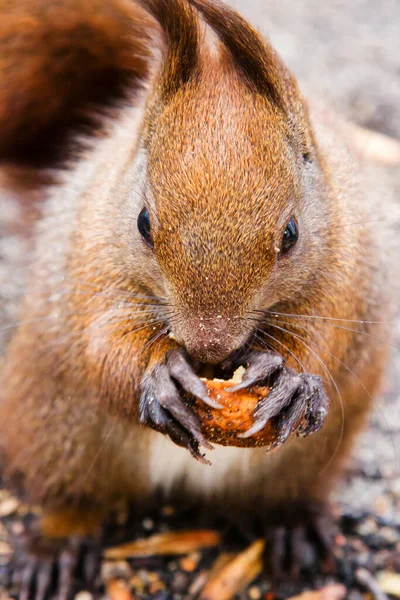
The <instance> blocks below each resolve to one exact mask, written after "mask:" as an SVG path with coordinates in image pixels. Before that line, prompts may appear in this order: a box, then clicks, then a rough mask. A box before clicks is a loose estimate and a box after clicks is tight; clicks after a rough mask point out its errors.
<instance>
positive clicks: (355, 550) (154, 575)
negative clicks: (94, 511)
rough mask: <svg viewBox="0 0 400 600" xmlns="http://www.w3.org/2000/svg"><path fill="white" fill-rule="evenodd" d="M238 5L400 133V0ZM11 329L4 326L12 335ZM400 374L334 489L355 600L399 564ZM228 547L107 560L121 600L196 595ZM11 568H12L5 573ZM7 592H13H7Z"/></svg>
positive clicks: (15, 249)
mask: <svg viewBox="0 0 400 600" xmlns="http://www.w3.org/2000/svg"><path fill="white" fill-rule="evenodd" d="M232 4H233V5H235V6H236V7H238V8H239V9H240V10H241V11H242V12H243V14H244V15H245V16H247V17H248V18H249V19H250V20H251V21H252V23H254V24H255V25H256V26H257V27H258V28H259V29H260V30H261V31H262V32H263V33H265V34H268V35H269V36H270V38H271V39H272V41H273V43H274V44H275V46H276V48H277V49H278V50H279V51H280V52H281V54H282V55H283V57H284V59H285V60H286V61H287V62H288V64H289V65H290V66H291V67H292V69H293V70H294V72H295V73H296V75H297V76H298V77H299V78H300V80H301V81H302V82H303V85H305V86H307V88H309V89H310V90H312V91H313V92H314V93H318V94H320V95H322V96H324V97H325V98H326V99H328V100H329V101H331V102H332V103H333V104H335V105H336V106H337V107H338V108H339V109H341V110H342V111H343V112H344V113H345V114H346V115H347V116H348V117H349V118H351V119H353V120H354V121H356V122H358V123H359V124H361V125H364V126H367V127H370V128H373V129H377V130H378V131H381V132H383V133H385V134H388V135H392V136H393V137H397V138H399V139H400V52H399V37H400V3H399V2H398V0H380V1H378V0H352V1H351V2H345V1H342V0H330V1H328V2H325V3H323V2H320V0H297V1H296V2H293V0H280V1H279V2H273V1H272V0H232ZM387 176H388V178H390V179H392V181H393V182H394V185H396V186H397V188H398V189H399V196H398V197H399V202H400V173H399V172H398V170H396V169H393V168H392V169H388V171H387ZM17 211H18V207H17V206H16V204H15V203H14V201H13V199H12V198H10V199H8V200H7V203H6V204H5V205H4V207H3V206H2V210H1V214H0V226H3V229H2V230H1V229H0V233H1V234H2V235H1V236H0V325H1V324H2V323H3V324H4V325H7V324H9V323H10V322H11V321H12V319H13V314H12V313H13V307H11V308H10V303H9V301H8V299H9V298H11V297H13V296H14V294H15V287H16V286H17V285H18V284H19V283H20V282H22V280H23V278H22V271H21V272H20V271H19V270H16V269H15V267H14V268H13V269H12V270H10V269H8V268H7V267H6V264H7V263H8V264H9V263H10V259H11V258H12V260H13V261H14V263H18V262H19V260H20V258H21V257H23V256H24V254H25V253H26V246H25V244H24V242H23V240H22V238H21V236H20V235H18V232H16V230H15V229H13V230H11V229H10V228H9V227H8V226H7V222H10V223H11V222H13V223H15V222H16V220H17V221H18V217H17V218H16V214H17ZM389 218H390V216H389ZM4 325H3V326H4ZM396 327H397V330H396V338H397V342H396V343H397V344H398V345H399V346H400V325H399V324H397V325H396ZM6 337H7V335H6V334H4V336H3V338H4V340H3V341H5V339H6ZM0 342H1V339H0ZM0 365H1V363H0ZM399 373H400V352H399V351H398V350H394V352H393V360H392V364H391V367H390V373H389V379H388V384H387V388H386V390H385V394H384V397H383V398H382V400H381V402H380V404H379V406H378V407H377V409H376V410H375V412H374V413H373V415H372V416H371V419H370V423H369V428H368V431H367V432H366V433H365V435H364V436H363V437H362V439H361V440H360V443H359V445H358V447H357V449H356V452H355V454H354V460H353V464H352V467H351V469H350V470H349V474H348V477H347V480H346V481H345V482H344V483H343V485H342V487H341V488H340V489H339V490H337V491H336V494H335V500H336V502H337V506H338V512H339V514H341V515H342V516H341V519H340V528H341V532H342V534H343V535H338V536H336V550H335V553H336V555H337V558H338V568H337V571H336V573H335V575H334V576H333V577H330V578H328V580H332V581H341V582H344V583H345V584H346V585H347V587H348V589H349V590H350V594H351V598H352V600H358V599H359V597H360V594H361V593H363V594H364V597H365V588H363V586H362V585H361V584H360V582H359V581H360V576H359V574H358V576H356V571H357V567H360V566H365V567H366V568H367V570H368V571H369V572H371V573H374V574H375V573H376V572H381V571H387V570H388V569H389V570H392V571H397V572H398V573H400V542H399V539H400V476H399V466H400V377H399ZM7 502H8V504H7ZM10 502H12V501H11V500H10V499H9V498H8V496H7V494H6V492H4V491H3V492H1V496H0V516H3V525H4V526H2V527H1V528H0V538H1V541H0V562H1V564H3V565H7V563H8V561H9V556H10V554H9V551H10V550H9V547H8V545H7V531H9V530H10V528H13V527H14V528H15V527H16V528H17V530H18V527H20V522H21V520H22V519H23V518H25V517H24V509H23V508H21V507H20V506H18V505H17V504H14V505H13V504H12V503H11V504H10ZM196 524H198V525H199V526H200V525H201V526H204V522H200V521H199V522H198V523H197V522H196V518H195V517H194V516H193V515H186V514H184V513H183V512H179V511H178V512H174V511H173V510H172V509H170V508H167V509H164V510H163V511H160V512H159V513H157V514H154V515H149V516H148V517H147V520H146V519H145V520H144V521H143V522H141V523H140V524H138V525H137V526H135V527H133V528H131V529H130V531H131V535H135V536H136V535H140V536H142V535H148V534H149V533H155V532H159V531H164V530H168V529H170V530H175V529H181V528H185V527H188V526H190V527H193V526H194V525H196ZM208 525H209V526H212V527H216V528H217V530H218V531H222V530H223V529H224V527H226V524H225V525H224V524H223V523H221V522H220V521H219V522H217V523H210V524H208ZM128 529H129V528H128ZM123 531H125V533H126V531H127V529H126V528H125V529H124V528H122V529H121V530H120V531H119V532H117V533H116V534H115V535H116V540H117V539H118V537H119V536H121V535H122V532H123ZM128 537H129V535H128ZM240 543H241V544H242V547H241V548H242V549H243V548H244V547H245V546H246V541H245V540H241V542H240V540H239V542H238V544H239V547H240ZM225 549H226V548H225ZM230 549H231V548H230ZM221 551H222V548H221V547H219V549H218V550H217V551H216V550H208V551H204V552H203V553H200V554H199V553H198V552H194V554H193V553H192V554H190V556H191V559H190V560H189V562H186V563H185V562H184V563H182V560H181V559H170V560H167V559H160V558H152V559H148V560H147V561H143V560H142V561H141V562H140V561H138V560H137V559H131V560H128V561H126V560H125V561H122V562H121V561H120V562H119V563H118V565H117V566H116V567H112V568H111V567H110V566H108V567H107V565H106V568H109V569H111V574H110V571H109V572H108V575H109V577H111V578H114V577H115V576H116V575H120V576H121V577H122V579H124V580H126V581H128V580H130V581H131V583H130V587H131V589H132V590H134V591H132V592H131V594H133V596H131V595H129V594H128V595H126V596H124V597H123V598H120V600H129V598H131V597H135V598H136V597H137V598H146V599H148V598H158V600H167V599H172V598H174V599H175V598H176V599H178V598H186V599H187V600H188V599H190V598H195V597H196V595H195V589H194V588H193V581H194V580H195V579H196V578H198V577H199V576H200V575H201V573H203V572H207V569H208V568H209V566H210V564H211V563H212V561H213V560H214V559H215V557H216V556H217V555H218V553H219V552H221ZM135 561H136V562H135ZM193 565H194V566H193ZM113 569H114V570H113ZM118 569H119V570H118ZM5 571H6V569H5V570H4V569H3V574H4V573H5ZM199 574H200V575H199ZM259 581H260V582H261V583H260V585H255V586H253V587H251V588H250V589H249V590H248V591H247V592H243V593H242V595H241V596H240V598H243V599H244V598H250V599H251V598H253V599H255V600H257V598H268V600H272V598H274V597H275V596H276V597H278V598H279V597H288V596H290V595H292V594H293V593H297V592H298V591H299V590H302V589H306V588H312V587H319V586H320V585H322V583H323V582H324V581H325V580H324V578H323V577H322V576H321V575H320V574H314V575H313V576H312V577H311V578H309V579H308V580H304V581H302V582H301V584H300V586H299V587H296V586H292V585H289V584H285V585H283V586H281V587H278V588H276V589H275V588H274V589H273V591H272V592H271V590H270V585H269V582H268V581H267V580H266V579H263V578H261V579H259ZM191 586H192V587H191ZM381 587H383V588H385V589H387V590H388V584H387V583H386V584H385V583H381ZM395 587H396V586H395ZM189 589H192V592H189V591H188V590H189ZM392 591H394V592H395V594H394V595H397V596H398V595H399V594H400V592H399V587H397V593H396V591H395V589H394V590H393V589H392ZM378 592H379V590H375V591H374V589H373V587H372V591H371V590H370V592H369V594H370V595H369V597H371V595H372V596H375V597H376V598H378V597H379V593H378ZM2 594H3V595H4V596H7V592H6V591H4V592H2ZM81 600H85V599H84V598H81ZM218 600H220V599H219V598H218Z"/></svg>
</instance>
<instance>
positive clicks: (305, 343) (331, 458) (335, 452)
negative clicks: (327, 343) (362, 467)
mask: <svg viewBox="0 0 400 600" xmlns="http://www.w3.org/2000/svg"><path fill="white" fill-rule="evenodd" d="M268 325H270V326H272V327H275V328H276V329H279V330H280V331H283V332H285V333H288V334H289V335H292V336H293V337H295V338H296V339H298V340H299V341H300V343H302V344H303V345H304V346H305V347H306V348H307V350H308V351H309V352H311V353H312V354H313V355H314V356H315V358H316V359H317V360H318V362H319V363H320V364H321V366H322V367H323V369H324V370H325V372H326V373H327V375H328V377H329V379H330V380H331V382H332V384H333V386H334V388H335V390H336V393H337V395H338V398H339V404H340V412H341V426H340V435H339V441H338V443H337V445H336V448H335V450H334V452H333V454H332V456H331V457H330V459H329V461H328V462H327V463H326V465H325V466H324V467H323V469H322V470H321V471H320V475H322V473H324V472H325V471H326V469H327V468H328V467H329V465H330V464H331V463H332V461H333V460H334V458H335V456H336V454H337V453H338V451H339V448H340V445H341V443H342V440H343V435H344V417H345V415H344V405H343V398H342V394H341V392H340V390H339V387H338V385H337V383H336V381H335V379H334V377H333V375H332V373H331V371H330V370H329V368H328V367H327V365H326V364H325V362H324V361H323V360H322V359H321V357H320V356H319V355H318V354H317V353H316V352H315V351H314V350H313V349H312V348H310V347H309V345H308V344H307V342H308V341H310V343H313V344H314V345H315V342H311V340H306V338H304V337H303V336H300V335H298V334H296V333H294V332H293V331H289V330H288V329H285V328H284V327H280V326H279V325H275V324H273V323H268ZM322 350H323V348H322ZM332 356H333V355H332ZM334 358H336V357H334Z"/></svg>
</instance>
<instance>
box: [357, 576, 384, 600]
mask: <svg viewBox="0 0 400 600" xmlns="http://www.w3.org/2000/svg"><path fill="white" fill-rule="evenodd" d="M355 577H356V580H357V581H358V583H359V584H360V585H362V586H363V587H365V588H366V589H367V590H368V591H369V592H370V593H371V594H372V596H373V597H374V599H375V600H388V597H387V595H386V594H385V592H384V591H383V590H382V589H381V588H380V586H379V584H378V582H377V580H376V579H375V578H374V577H373V576H372V575H371V573H370V572H369V571H367V569H362V568H360V569H357V571H356V572H355Z"/></svg>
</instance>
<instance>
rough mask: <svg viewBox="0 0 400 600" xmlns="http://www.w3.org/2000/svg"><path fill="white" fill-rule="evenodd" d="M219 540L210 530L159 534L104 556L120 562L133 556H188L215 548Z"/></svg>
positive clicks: (109, 551)
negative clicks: (197, 551)
mask: <svg viewBox="0 0 400 600" xmlns="http://www.w3.org/2000/svg"><path fill="white" fill-rule="evenodd" d="M220 538H221V536H220V534H219V533H217V532H216V531H211V530H195V531H181V532H176V533H161V534H157V535H153V536H151V537H149V538H145V539H139V540H135V541H133V542H129V543H127V544H122V545H121V546H115V547H114V548H109V549H108V550H106V551H105V553H104V556H105V557H106V558H108V559H117V560H120V559H124V558H133V557H135V556H157V555H178V554H190V553H191V552H195V551H196V550H199V549H200V548H210V547H213V546H217V545H218V544H219V542H220Z"/></svg>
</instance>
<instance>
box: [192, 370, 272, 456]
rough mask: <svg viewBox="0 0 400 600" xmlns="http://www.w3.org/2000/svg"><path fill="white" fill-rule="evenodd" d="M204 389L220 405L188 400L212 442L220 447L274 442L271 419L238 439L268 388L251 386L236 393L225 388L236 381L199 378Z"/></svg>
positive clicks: (207, 437)
mask: <svg viewBox="0 0 400 600" xmlns="http://www.w3.org/2000/svg"><path fill="white" fill-rule="evenodd" d="M203 381H204V383H205V384H206V386H207V388H208V394H209V396H210V398H211V399H212V400H214V401H216V402H218V404H221V405H222V406H223V408H221V409H214V408H210V407H209V406H208V405H207V404H205V403H204V402H203V401H201V400H199V399H197V398H194V397H192V396H191V397H190V398H188V402H189V403H190V406H191V407H192V408H193V410H194V411H195V412H196V414H197V415H198V416H199V418H200V421H201V425H202V433H203V435H204V437H205V438H206V439H207V440H208V441H209V442H213V443H214V444H220V445H222V446H239V447H246V448H249V447H250V448H254V447H256V446H271V444H274V445H275V444H276V442H277V441H278V431H277V430H276V429H274V427H273V425H272V424H271V422H268V423H267V424H266V426H265V427H264V428H263V429H262V430H261V431H259V432H258V433H256V434H255V435H253V436H251V437H250V438H240V437H239V435H240V434H242V433H246V431H248V430H249V429H250V427H251V426H252V425H253V424H254V419H253V412H254V409H255V407H256V406H257V403H258V402H259V401H260V400H262V399H263V398H265V397H266V396H268V393H269V391H270V388H268V387H260V386H254V387H252V388H251V389H250V390H247V389H245V390H239V391H237V392H229V391H227V390H228V389H229V387H233V386H234V385H236V384H237V383H238V382H237V380H236V381H235V380H229V381H225V380H220V379H212V380H210V379H203Z"/></svg>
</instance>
